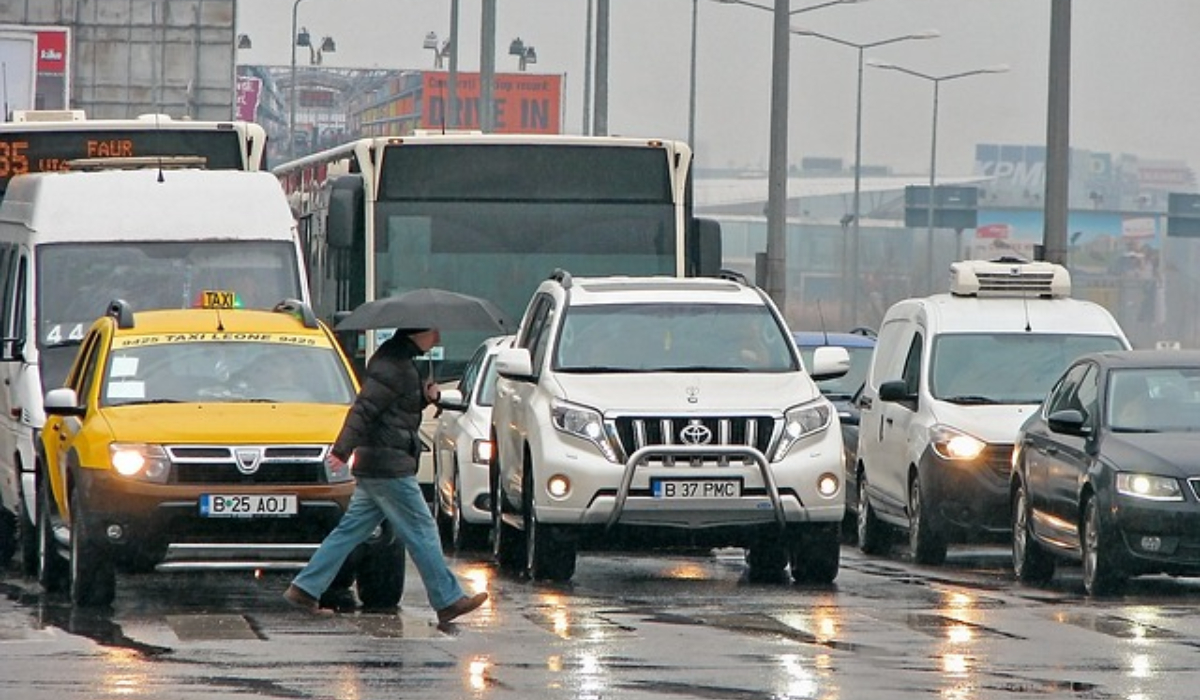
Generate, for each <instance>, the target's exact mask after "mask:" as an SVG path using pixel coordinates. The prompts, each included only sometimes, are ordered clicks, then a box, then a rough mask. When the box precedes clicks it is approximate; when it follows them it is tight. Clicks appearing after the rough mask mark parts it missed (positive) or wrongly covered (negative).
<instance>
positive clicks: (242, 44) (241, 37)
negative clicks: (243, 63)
mask: <svg viewBox="0 0 1200 700" xmlns="http://www.w3.org/2000/svg"><path fill="white" fill-rule="evenodd" d="M237 47H238V48H239V49H251V48H254V43H253V42H252V41H250V35H249V34H238V35H237Z"/></svg>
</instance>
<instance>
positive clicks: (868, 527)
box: [855, 472, 892, 554]
mask: <svg viewBox="0 0 1200 700" xmlns="http://www.w3.org/2000/svg"><path fill="white" fill-rule="evenodd" d="M855 516H856V518H855V521H856V524H857V526H858V527H857V530H858V532H857V533H856V534H857V537H858V549H859V550H860V551H861V552H862V553H863V554H886V553H887V551H888V549H890V548H891V546H892V533H891V531H890V530H888V526H887V525H886V524H884V522H883V521H882V520H880V519H879V516H877V515H875V508H874V507H873V506H872V505H871V499H869V498H867V474H866V472H862V473H860V474H859V475H858V512H857V513H856V514H855Z"/></svg>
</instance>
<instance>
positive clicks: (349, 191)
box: [325, 175, 364, 249]
mask: <svg viewBox="0 0 1200 700" xmlns="http://www.w3.org/2000/svg"><path fill="white" fill-rule="evenodd" d="M362 210H363V181H362V176H361V175H343V176H341V177H339V178H337V179H336V180H334V181H333V189H332V191H331V192H330V193H329V216H328V218H327V219H326V224H325V235H326V237H327V238H328V240H329V246H330V247H331V248H343V249H344V248H353V247H354V241H356V240H362V238H363V236H364V232H363V213H362Z"/></svg>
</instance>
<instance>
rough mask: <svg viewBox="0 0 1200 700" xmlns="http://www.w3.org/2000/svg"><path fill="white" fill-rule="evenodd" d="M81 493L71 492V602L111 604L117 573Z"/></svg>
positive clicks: (99, 604) (82, 604) (114, 592)
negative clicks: (89, 517)
mask: <svg viewBox="0 0 1200 700" xmlns="http://www.w3.org/2000/svg"><path fill="white" fill-rule="evenodd" d="M85 510H86V509H85V508H84V507H83V503H82V499H81V498H80V496H79V494H78V493H77V492H75V491H73V490H72V492H71V560H70V566H71V568H70V580H71V602H72V603H75V604H76V605H79V606H82V607H102V606H105V605H111V604H112V602H113V598H115V597H116V594H117V573H116V570H115V569H114V567H113V558H112V555H111V553H110V552H109V551H108V545H107V544H106V543H105V542H104V540H103V534H102V533H99V532H96V531H95V530H96V529H98V528H97V527H96V523H94V522H91V521H89V519H88V517H87V514H86V512H85Z"/></svg>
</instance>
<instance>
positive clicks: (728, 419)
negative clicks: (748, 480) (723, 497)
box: [611, 416, 775, 458]
mask: <svg viewBox="0 0 1200 700" xmlns="http://www.w3.org/2000/svg"><path fill="white" fill-rule="evenodd" d="M611 424H612V425H613V427H614V428H615V429H616V434H617V438H618V439H619V440H620V444H621V449H622V451H623V452H624V454H623V455H622V457H623V458H628V457H629V455H631V454H633V453H634V452H635V451H637V450H639V449H641V448H643V447H646V446H657V445H749V446H751V447H754V448H755V449H757V450H759V451H760V452H762V453H763V454H767V453H768V449H769V447H770V445H771V441H772V439H773V438H774V432H775V419H774V418H772V417H770V416H620V417H618V418H617V419H616V420H615V421H612V422H611Z"/></svg>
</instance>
